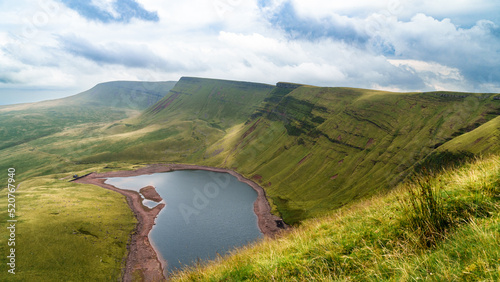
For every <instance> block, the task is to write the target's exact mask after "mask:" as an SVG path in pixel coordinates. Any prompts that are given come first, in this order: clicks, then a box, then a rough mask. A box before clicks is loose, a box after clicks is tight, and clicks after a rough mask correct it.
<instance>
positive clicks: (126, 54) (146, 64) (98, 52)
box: [59, 35, 181, 70]
mask: <svg viewBox="0 0 500 282" xmlns="http://www.w3.org/2000/svg"><path fill="white" fill-rule="evenodd" d="M59 42H60V44H61V46H62V49H64V50H65V51H66V52H69V53H71V54H73V55H75V56H78V57H82V58H85V59H87V60H89V61H93V62H95V63H97V64H115V65H122V66H125V67H132V68H158V69H164V70H168V69H179V68H181V66H180V65H173V64H172V63H169V62H167V61H166V60H164V59H163V58H161V57H160V56H158V55H156V54H154V52H153V51H151V50H150V49H149V48H148V47H147V46H146V45H142V44H139V45H129V44H119V43H108V44H105V45H97V44H92V43H91V42H89V41H88V40H85V39H83V38H81V37H77V36H75V35H66V36H59Z"/></svg>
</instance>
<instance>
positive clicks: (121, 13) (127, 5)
mask: <svg viewBox="0 0 500 282" xmlns="http://www.w3.org/2000/svg"><path fill="white" fill-rule="evenodd" d="M62 3H64V4H65V5H66V6H67V7H68V8H70V9H73V10H75V11H76V12H78V14H80V15H81V16H82V17H84V18H86V19H89V20H94V21H99V22H103V23H112V22H122V23H129V22H130V20H132V19H133V18H136V19H140V20H144V21H152V22H158V21H159V20H160V18H159V17H158V13H157V12H150V11H147V10H146V9H144V8H143V7H142V6H141V5H140V4H139V3H137V2H135V1H134V0H116V1H114V2H113V4H112V8H113V9H114V12H115V13H112V12H111V11H106V10H103V9H101V8H100V7H98V6H96V5H94V4H93V3H92V2H91V1H89V0H87V1H79V0H62Z"/></svg>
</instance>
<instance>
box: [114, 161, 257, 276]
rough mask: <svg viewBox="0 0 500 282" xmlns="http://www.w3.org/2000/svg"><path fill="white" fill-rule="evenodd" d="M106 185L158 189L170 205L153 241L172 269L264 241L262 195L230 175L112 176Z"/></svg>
mask: <svg viewBox="0 0 500 282" xmlns="http://www.w3.org/2000/svg"><path fill="white" fill-rule="evenodd" d="M106 183H107V184H111V185H114V186H116V187H118V188H121V189H127V190H134V191H139V190H140V189H141V188H143V187H145V186H148V185H151V186H154V187H155V188H156V191H158V194H160V196H161V197H162V198H163V200H164V202H165V204H166V206H165V207H164V208H163V210H162V211H161V212H160V214H159V215H158V218H157V219H156V225H155V226H154V227H153V229H152V230H151V233H150V238H151V240H152V241H153V243H154V245H155V246H156V247H157V249H158V251H159V252H160V253H161V255H162V256H163V258H164V259H165V260H166V261H167V263H168V270H169V271H171V270H173V269H175V268H181V267H182V266H184V265H189V264H192V263H193V262H196V261H197V260H198V259H200V260H205V259H213V258H215V257H216V256H217V254H221V255H224V254H226V253H227V252H228V251H230V250H231V249H233V248H234V247H237V246H243V245H245V244H248V243H249V242H252V241H254V240H256V239H257V238H260V237H262V233H261V232H260V230H259V228H258V225H257V216H256V215H255V213H254V212H253V203H254V202H255V200H256V199H257V192H255V190H253V189H252V188H251V187H250V186H249V185H247V184H246V183H243V182H240V181H238V179H237V178H236V177H234V176H232V175H230V174H228V173H215V172H209V171H203V170H184V171H172V172H167V173H155V174H152V175H141V176H135V177H115V178H108V179H107V180H106ZM144 204H145V205H147V206H150V207H151V206H154V205H156V203H154V202H151V201H145V202H144Z"/></svg>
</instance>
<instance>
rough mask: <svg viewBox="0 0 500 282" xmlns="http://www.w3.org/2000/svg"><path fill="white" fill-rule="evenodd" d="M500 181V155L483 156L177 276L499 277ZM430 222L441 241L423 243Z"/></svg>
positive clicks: (284, 278) (270, 278)
mask: <svg viewBox="0 0 500 282" xmlns="http://www.w3.org/2000/svg"><path fill="white" fill-rule="evenodd" d="M499 183H500V161H499V159H498V157H496V156H495V157H489V158H485V159H478V160H475V161H472V162H470V163H467V164H465V165H463V166H461V167H460V168H456V169H448V170H445V171H443V172H441V173H439V174H437V175H435V176H433V177H428V176H427V177H425V178H422V179H420V180H419V181H418V182H416V183H415V182H413V183H409V184H404V185H401V186H399V187H398V189H397V190H395V191H393V192H391V193H389V194H387V195H379V196H375V197H373V198H371V199H368V200H362V201H357V202H356V203H353V204H349V205H346V206H344V207H342V208H341V209H339V210H337V211H335V212H333V213H331V214H330V215H328V216H324V217H322V218H317V219H311V220H306V221H304V222H303V223H302V225H301V226H300V227H298V228H296V229H295V230H293V231H291V232H290V233H288V234H284V235H283V236H282V237H280V238H278V239H276V240H269V239H266V240H262V241H260V242H258V243H255V244H254V245H252V246H248V247H245V248H242V249H239V250H236V251H234V252H233V254H232V255H231V256H228V257H225V258H220V259H218V260H216V261H212V262H208V263H206V264H205V265H202V266H198V267H192V268H191V269H189V270H187V271H184V272H178V273H176V274H175V275H174V276H173V279H172V280H173V281H177V280H179V281H221V280H227V281H241V280H249V281H311V280H319V281H323V280H342V281H380V280H397V281H414V280H432V281H457V280H476V281H477V280H487V281H497V280H499V279H500V271H499V270H500V244H499V243H500V233H499V231H498V230H500V198H499V193H500V186H499ZM414 189H417V190H416V191H418V192H422V191H427V192H429V191H433V194H432V195H431V194H428V193H427V192H425V193H415V192H416V191H415V190H414ZM492 189H493V190H492ZM412 191H413V192H412ZM429 198H432V199H433V200H430V201H429ZM478 207H480V208H478ZM427 209H428V210H429V211H431V212H432V213H436V214H439V215H438V216H436V215H434V214H432V215H431V214H429V213H428V211H426V210H427ZM477 211H481V212H477ZM434 217H436V218H434ZM435 219H436V220H435ZM441 219H444V221H443V220H441ZM444 222H453V223H452V224H448V223H446V224H444V225H443V223H444ZM428 225H433V226H434V227H439V226H441V227H442V228H438V229H434V227H433V228H432V232H431V233H430V234H431V237H433V239H432V240H433V241H432V242H433V243H432V244H427V243H424V244H422V238H423V237H422V236H424V237H425V238H428V239H429V237H427V236H428V235H429V234H427V233H426V232H425V231H424V230H425V228H427V227H426V226H428ZM436 235H439V236H436Z"/></svg>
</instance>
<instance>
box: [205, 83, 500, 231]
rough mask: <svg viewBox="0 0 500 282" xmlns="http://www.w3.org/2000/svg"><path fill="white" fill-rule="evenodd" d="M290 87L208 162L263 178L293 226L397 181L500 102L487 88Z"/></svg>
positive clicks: (482, 119) (489, 114)
mask: <svg viewBox="0 0 500 282" xmlns="http://www.w3.org/2000/svg"><path fill="white" fill-rule="evenodd" d="M290 91H291V90H289V89H276V90H275V91H274V92H273V93H272V95H271V97H270V98H268V99H267V104H266V105H264V106H263V107H262V108H261V109H260V111H258V112H256V113H255V114H254V115H253V118H252V119H251V120H249V121H247V122H246V123H245V124H242V125H238V126H235V127H234V128H232V130H231V131H230V133H229V134H227V135H226V136H225V138H224V139H222V140H221V141H220V142H217V143H216V144H214V145H213V146H211V148H209V150H208V153H212V155H215V156H214V157H212V158H210V159H209V160H206V162H207V163H209V164H211V165H216V166H226V167H231V168H236V169H237V170H238V171H239V172H241V173H243V174H245V175H246V176H248V177H251V178H253V179H254V180H256V181H258V182H260V183H261V185H262V186H264V187H266V191H267V193H268V196H269V197H270V198H271V200H272V202H273V204H274V205H275V206H276V208H277V211H278V212H280V214H281V215H282V216H283V218H284V219H285V221H287V222H289V223H296V222H298V221H300V220H303V219H305V218H310V217H314V216H318V215H320V214H321V213H323V212H325V211H329V210H331V209H334V208H338V207H340V206H342V205H345V204H347V203H349V202H351V201H353V200H355V199H359V198H362V197H365V196H369V195H371V194H374V193H375V192H377V191H379V190H380V189H388V188H390V187H394V185H395V184H397V183H398V182H399V181H400V180H402V179H403V178H404V176H405V175H406V174H407V173H408V171H410V169H411V166H412V165H413V164H414V163H416V162H418V161H419V160H421V159H422V158H424V157H425V156H427V155H428V154H429V153H431V152H432V151H433V150H434V148H436V147H438V146H440V145H441V144H442V143H444V142H446V141H447V140H450V139H452V138H453V137H454V136H457V135H460V134H462V133H464V132H466V131H468V130H472V129H473V128H474V127H477V126H479V125H480V124H482V123H485V122H487V121H488V120H490V119H492V118H494V117H496V116H497V115H496V111H498V109H499V108H500V105H499V104H500V103H498V102H497V101H493V100H492V99H491V97H488V99H483V98H482V97H483V95H479V94H464V93H441V92H439V93H389V92H381V91H370V90H363V89H350V88H318V87H301V88H298V89H296V90H293V91H291V92H290ZM464 95H465V96H466V98H460V97H458V96H464Z"/></svg>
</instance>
